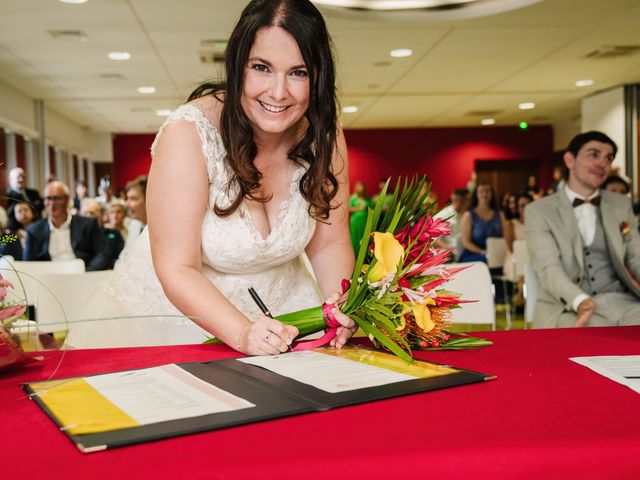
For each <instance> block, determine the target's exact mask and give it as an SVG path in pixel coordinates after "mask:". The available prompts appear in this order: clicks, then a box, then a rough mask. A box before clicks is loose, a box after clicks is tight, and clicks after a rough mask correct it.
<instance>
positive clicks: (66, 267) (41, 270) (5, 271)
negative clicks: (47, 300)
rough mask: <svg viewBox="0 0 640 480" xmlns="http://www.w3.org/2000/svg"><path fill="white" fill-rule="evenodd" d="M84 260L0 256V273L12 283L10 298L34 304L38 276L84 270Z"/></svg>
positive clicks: (38, 281) (38, 280)
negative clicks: (14, 258) (28, 258)
mask: <svg viewBox="0 0 640 480" xmlns="http://www.w3.org/2000/svg"><path fill="white" fill-rule="evenodd" d="M84 270H85V268H84V261H82V260H81V259H79V258H74V259H73V260H62V261H56V262H52V261H45V262H25V261H22V260H13V259H12V257H9V256H3V257H0V274H2V276H3V277H4V278H6V279H7V280H9V281H10V282H11V283H12V284H13V287H14V288H13V290H12V291H11V294H12V298H14V299H16V300H18V301H26V303H27V304H28V305H34V304H35V295H36V290H37V286H38V284H39V283H40V278H41V277H42V275H44V274H49V273H81V272H84Z"/></svg>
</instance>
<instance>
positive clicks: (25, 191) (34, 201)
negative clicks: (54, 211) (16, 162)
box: [7, 167, 44, 220]
mask: <svg viewBox="0 0 640 480" xmlns="http://www.w3.org/2000/svg"><path fill="white" fill-rule="evenodd" d="M7 198H8V202H7V208H8V207H11V205H13V204H14V203H17V202H27V203H29V204H30V205H31V208H32V209H33V211H34V213H35V215H36V217H35V218H36V220H39V219H40V217H41V216H42V209H43V208H44V207H43V203H42V197H40V193H38V191H37V190H34V189H32V188H26V177H25V174H24V170H23V169H22V168H20V167H16V168H12V169H11V171H10V172H9V189H8V190H7Z"/></svg>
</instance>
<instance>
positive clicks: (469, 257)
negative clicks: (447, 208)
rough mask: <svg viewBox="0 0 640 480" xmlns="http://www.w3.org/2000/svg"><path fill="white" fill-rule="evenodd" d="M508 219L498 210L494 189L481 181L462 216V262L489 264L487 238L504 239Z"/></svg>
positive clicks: (484, 181)
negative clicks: (503, 233) (503, 234)
mask: <svg viewBox="0 0 640 480" xmlns="http://www.w3.org/2000/svg"><path fill="white" fill-rule="evenodd" d="M505 223H506V219H505V218H504V214H503V213H502V212H500V210H499V209H498V202H497V201H496V196H495V195H494V193H493V187H492V186H491V184H490V183H489V182H487V181H486V180H480V181H479V182H478V186H477V187H476V189H475V190H474V191H473V195H472V196H471V206H470V207H469V210H467V211H466V212H465V213H464V215H463V216H462V220H461V222H460V237H461V240H462V247H463V250H462V253H461V254H460V259H459V261H460V262H475V261H480V262H485V263H486V262H487V238H489V237H502V232H503V231H504V225H505Z"/></svg>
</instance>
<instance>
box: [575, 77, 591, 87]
mask: <svg viewBox="0 0 640 480" xmlns="http://www.w3.org/2000/svg"><path fill="white" fill-rule="evenodd" d="M591 85H593V80H588V79H585V80H578V81H576V87H590V86H591Z"/></svg>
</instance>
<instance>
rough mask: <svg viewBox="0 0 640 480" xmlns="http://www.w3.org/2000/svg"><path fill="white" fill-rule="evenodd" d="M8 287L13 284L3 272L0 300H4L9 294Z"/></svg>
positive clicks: (0, 277)
mask: <svg viewBox="0 0 640 480" xmlns="http://www.w3.org/2000/svg"><path fill="white" fill-rule="evenodd" d="M7 287H9V288H13V285H12V284H11V282H10V281H9V280H6V279H5V278H4V277H3V276H2V274H0V302H2V301H3V300H4V299H5V298H6V296H7Z"/></svg>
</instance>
